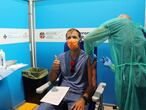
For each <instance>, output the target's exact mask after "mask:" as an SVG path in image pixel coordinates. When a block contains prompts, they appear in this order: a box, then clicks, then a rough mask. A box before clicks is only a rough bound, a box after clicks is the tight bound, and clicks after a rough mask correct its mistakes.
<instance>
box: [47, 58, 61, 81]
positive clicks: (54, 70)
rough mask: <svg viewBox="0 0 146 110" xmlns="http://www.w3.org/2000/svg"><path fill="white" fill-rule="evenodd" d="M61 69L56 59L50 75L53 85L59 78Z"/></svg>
mask: <svg viewBox="0 0 146 110" xmlns="http://www.w3.org/2000/svg"><path fill="white" fill-rule="evenodd" d="M59 69H60V61H59V59H58V58H57V57H55V60H54V62H53V65H52V68H51V70H50V73H49V80H50V81H51V82H52V83H53V82H55V81H56V79H57V77H58V72H59Z"/></svg>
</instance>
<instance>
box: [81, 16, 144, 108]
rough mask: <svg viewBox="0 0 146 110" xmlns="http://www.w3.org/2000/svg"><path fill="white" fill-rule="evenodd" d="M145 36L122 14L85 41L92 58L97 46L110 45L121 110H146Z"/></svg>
mask: <svg viewBox="0 0 146 110" xmlns="http://www.w3.org/2000/svg"><path fill="white" fill-rule="evenodd" d="M143 32H144V29H143V28H142V26H140V25H136V24H135V23H133V22H132V20H131V19H130V17H129V16H128V15H126V14H122V15H120V16H119V17H117V18H115V19H112V20H110V21H108V22H106V23H104V24H103V25H101V26H100V27H99V28H97V29H95V30H94V31H93V32H91V33H89V34H87V36H85V39H84V47H85V51H86V53H87V54H88V55H90V57H91V58H92V56H93V51H94V49H93V48H94V47H95V46H98V45H99V44H100V43H102V42H104V41H105V40H107V39H108V41H109V44H110V52H111V56H112V60H113V62H114V68H113V69H114V71H115V91H116V97H117V102H118V106H119V110H146V39H145V38H144V33H143ZM107 85H108V84H107Z"/></svg>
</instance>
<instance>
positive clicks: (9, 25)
mask: <svg viewBox="0 0 146 110" xmlns="http://www.w3.org/2000/svg"><path fill="white" fill-rule="evenodd" d="M0 5H1V6H0V13H1V14H0V30H2V29H5V31H6V33H5V34H6V35H7V38H6V39H4V38H3V31H0V49H3V50H4V51H5V54H6V60H14V59H15V60H17V63H25V64H28V66H27V67H26V68H28V67H29V66H30V52H29V43H28V42H24V41H23V39H19V38H20V36H19V35H17V33H20V30H21V29H22V32H23V29H24V30H25V31H26V30H27V29H28V5H27V2H26V1H24V0H1V1H0ZM17 29H18V30H17ZM19 29H20V30H19ZM27 31H28V30H27ZM22 34H23V33H22ZM25 34H26V33H25ZM27 34H28V33H27ZM20 35H21V33H20ZM11 39H12V40H11ZM27 39H28V38H27ZM17 41H18V42H17ZM19 41H20V42H19ZM27 41H28V40H27ZM14 42H15V43H14ZM26 68H23V69H26ZM23 69H20V70H17V71H16V72H14V73H12V74H11V75H9V76H8V77H6V78H4V79H3V80H0V110H8V109H10V108H12V107H14V106H16V105H18V104H20V103H21V102H23V101H24V92H23V85H22V75H21V71H22V70H23Z"/></svg>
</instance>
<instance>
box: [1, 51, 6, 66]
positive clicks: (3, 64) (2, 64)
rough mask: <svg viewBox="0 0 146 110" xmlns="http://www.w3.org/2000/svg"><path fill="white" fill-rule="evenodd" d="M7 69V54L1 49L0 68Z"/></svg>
mask: <svg viewBox="0 0 146 110" xmlns="http://www.w3.org/2000/svg"><path fill="white" fill-rule="evenodd" d="M5 67H6V59H5V52H4V51H3V50H2V49H0V68H5Z"/></svg>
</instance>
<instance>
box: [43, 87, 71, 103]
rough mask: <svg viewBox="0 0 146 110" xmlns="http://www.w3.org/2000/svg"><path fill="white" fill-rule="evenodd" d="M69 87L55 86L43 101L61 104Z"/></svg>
mask: <svg viewBox="0 0 146 110" xmlns="http://www.w3.org/2000/svg"><path fill="white" fill-rule="evenodd" d="M68 90H69V87H63V86H54V87H53V88H52V89H51V90H50V91H49V92H48V93H47V94H46V95H45V96H44V97H43V98H42V99H41V102H46V103H50V104H53V105H59V104H60V102H61V101H62V99H63V98H64V96H65V95H66V93H67V91H68Z"/></svg>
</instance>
